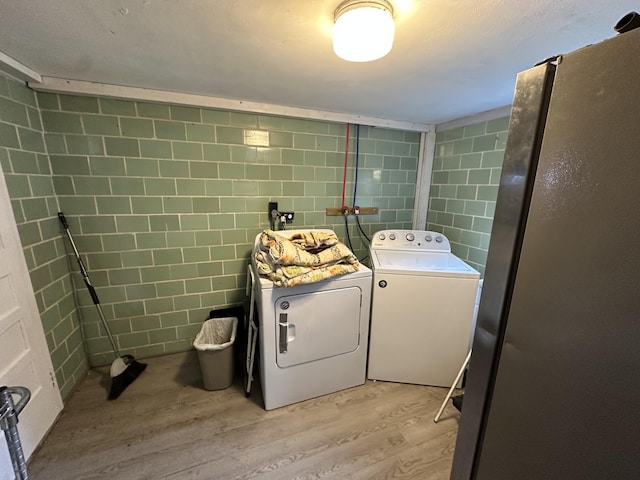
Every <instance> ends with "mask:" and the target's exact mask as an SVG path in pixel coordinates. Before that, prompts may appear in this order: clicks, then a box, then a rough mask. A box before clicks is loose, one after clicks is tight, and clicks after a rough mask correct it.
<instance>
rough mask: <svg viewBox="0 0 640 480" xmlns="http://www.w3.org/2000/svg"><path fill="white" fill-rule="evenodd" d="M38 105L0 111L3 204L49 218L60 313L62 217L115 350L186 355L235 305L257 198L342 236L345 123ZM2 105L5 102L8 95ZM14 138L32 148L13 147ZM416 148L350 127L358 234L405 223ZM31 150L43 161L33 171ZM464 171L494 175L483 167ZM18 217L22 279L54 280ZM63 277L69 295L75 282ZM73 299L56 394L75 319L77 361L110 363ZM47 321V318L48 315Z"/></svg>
mask: <svg viewBox="0 0 640 480" xmlns="http://www.w3.org/2000/svg"><path fill="white" fill-rule="evenodd" d="M32 95H33V94H32ZM36 98H37V101H38V107H39V110H36V109H35V108H34V107H31V108H32V110H35V112H36V113H37V115H35V116H34V113H33V111H32V110H28V109H27V108H26V107H25V110H24V112H25V113H24V114H23V112H22V110H21V109H18V110H17V111H16V106H15V105H14V104H13V103H10V104H8V105H7V108H6V110H7V111H6V112H4V113H2V110H3V109H2V106H0V115H2V114H4V115H6V116H12V118H13V121H14V123H7V121H5V120H4V117H0V126H2V127H3V128H5V129H6V130H7V131H8V135H7V136H5V137H3V138H7V140H6V142H8V143H9V144H8V145H3V146H0V147H5V148H6V150H11V151H20V150H22V151H21V152H20V153H19V154H18V153H16V154H14V155H11V154H10V152H9V151H6V153H5V154H4V157H3V156H2V155H3V154H2V150H0V162H1V164H2V166H3V168H5V167H8V168H9V169H12V168H13V165H12V162H13V163H16V161H17V160H16V161H14V157H15V159H19V158H20V159H22V160H21V161H20V167H19V168H20V169H22V170H23V172H22V171H21V172H20V173H17V172H9V173H10V175H7V177H8V178H7V183H8V184H11V185H12V190H13V191H14V192H15V195H14V196H12V199H13V200H14V202H13V203H14V204H15V205H16V208H17V209H18V210H20V212H19V214H20V215H18V214H16V217H19V216H20V218H25V215H26V216H33V215H35V213H34V212H37V211H39V210H41V209H43V208H47V209H48V210H50V211H48V212H47V213H46V215H43V216H42V217H41V218H42V219H41V220H37V221H39V222H44V219H48V218H52V219H53V225H54V226H55V227H56V228H50V229H49V230H48V231H49V232H51V233H49V235H52V236H53V237H56V236H57V238H58V240H59V241H58V242H57V243H56V254H57V255H58V257H57V258H59V259H61V260H63V262H62V263H61V265H62V266H63V267H65V268H63V269H59V270H61V272H62V274H63V278H67V280H68V281H67V282H66V283H65V287H66V289H65V294H66V297H65V298H67V299H70V300H71V302H70V304H71V305H72V306H73V305H74V303H73V296H72V292H73V290H72V287H71V282H70V277H69V276H68V271H67V270H66V267H67V264H68V263H67V259H66V258H65V254H66V253H67V251H68V250H66V249H65V244H64V243H63V242H62V239H61V238H60V231H59V228H57V225H56V223H55V222H56V219H55V211H56V210H57V209H58V208H61V209H66V210H68V217H69V221H70V223H71V224H72V228H74V231H75V232H77V233H76V238H77V241H78V244H79V246H80V248H81V250H82V251H83V252H86V255H88V263H89V266H90V269H91V272H90V274H91V277H92V281H93V283H94V284H95V285H96V288H97V289H98V294H99V295H100V299H101V303H102V304H103V308H104V310H105V312H106V314H107V317H108V318H109V320H110V321H113V322H114V330H116V331H117V333H116V336H117V339H118V342H119V343H120V346H121V348H122V350H123V351H124V352H125V353H131V354H133V355H135V356H136V357H139V358H144V356H149V355H160V354H165V353H170V352H176V351H182V350H186V349H189V348H191V343H192V341H193V336H194V335H195V334H196V333H197V331H198V330H199V328H200V325H201V323H202V321H204V319H205V318H206V316H207V314H208V312H209V310H212V309H215V308H222V307H225V306H231V305H237V304H240V303H243V302H244V295H245V293H244V291H245V283H246V264H247V262H248V259H249V256H250V252H251V247H252V242H253V239H254V238H255V237H256V235H257V234H258V233H259V232H260V231H261V230H263V229H265V228H268V227H269V217H268V215H267V212H266V207H267V203H268V202H269V201H277V202H279V205H280V208H281V209H283V210H291V211H294V212H295V214H296V218H295V221H294V222H293V224H292V225H290V227H292V228H295V227H298V228H302V227H305V228H318V227H328V228H333V229H334V230H335V231H336V233H337V234H338V236H339V237H340V238H341V239H342V240H346V231H345V226H344V223H343V219H342V217H327V216H326V214H325V209H326V208H328V207H339V206H341V193H342V179H343V178H342V177H343V170H344V161H345V158H344V157H345V155H344V151H345V145H346V125H344V124H338V123H330V122H323V121H315V120H304V119H295V118H285V117H278V116H267V115H256V114H248V113H242V112H228V111H221V110H214V109H203V108H195V107H182V106H175V105H163V104H155V103H146V102H129V101H123V100H114V99H106V98H95V97H77V96H73V95H56V94H49V93H46V94H45V93H42V94H40V93H39V94H37V97H36V96H35V95H34V100H35V99H36ZM7 100H8V101H10V102H16V101H17V100H16V99H15V98H12V97H11V98H10V97H9V96H7ZM40 116H42V123H41V124H38V121H39V119H40ZM20 129H23V130H28V131H29V133H30V132H32V131H34V132H35V135H31V136H30V135H29V134H28V133H24V131H23V130H20ZM248 130H251V131H255V130H260V131H264V132H266V136H267V138H268V142H267V144H265V145H260V146H256V145H251V144H245V143H244V142H245V138H246V139H249V138H252V137H251V135H247V134H246V133H245V132H246V131H248ZM355 132H356V129H355V127H353V126H352V128H351V129H350V141H349V153H348V157H347V176H346V185H345V189H346V194H345V202H346V203H347V204H349V205H351V204H352V203H353V191H354V179H355V165H356V156H355V151H356V146H355V144H356V138H355ZM493 133H494V132H489V131H486V132H483V135H488V134H493ZM498 133H499V132H498ZM38 138H40V141H38V140H37V139H38ZM21 142H24V143H25V144H28V145H29V148H28V149H25V148H22V145H21ZM419 144H420V135H419V134H417V133H415V132H402V131H396V130H389V129H384V128H372V127H366V126H362V127H361V128H360V139H359V149H358V150H359V156H358V186H357V200H356V201H357V203H358V204H359V205H360V206H376V207H378V208H380V213H379V214H377V215H372V216H366V217H362V218H361V220H360V223H361V225H362V227H363V229H364V230H365V232H366V233H367V234H368V235H372V234H373V233H375V231H377V230H380V229H385V228H410V227H411V217H412V209H413V203H414V196H415V181H416V176H417V165H418V151H419ZM472 147H473V145H472V144H471V147H470V148H469V149H468V150H469V151H468V154H469V155H471V154H473V152H472ZM32 153H34V154H36V156H35V157H34V156H33V154H32ZM41 156H42V157H44V158H46V161H44V165H46V169H48V172H46V173H45V172H44V171H42V170H43V165H42V163H41V158H40V157H41ZM34 159H35V161H34ZM49 163H50V164H51V166H50V167H49ZM474 168H475V169H477V170H486V171H488V172H489V176H490V177H491V173H492V170H493V168H495V167H492V166H488V165H475V166H474ZM476 175H480V173H478V174H476ZM9 177H11V178H9ZM35 177H38V178H40V177H43V178H48V182H47V183H45V182H42V181H36V180H35ZM32 183H33V185H32ZM485 185H487V186H488V185H489V184H485ZM47 186H48V190H47ZM33 188H37V189H39V190H40V191H45V190H46V191H47V192H48V195H49V196H51V198H52V199H53V200H54V201H53V204H51V203H47V202H45V204H43V203H42V202H38V201H35V202H29V203H27V202H25V200H27V199H28V200H32V199H34V198H33V197H39V195H35V194H34V193H33V192H32V190H33ZM38 200H39V199H38ZM52 205H53V206H52ZM459 214H460V215H465V216H464V217H461V218H460V219H459V220H458V222H463V224H464V225H467V224H468V223H469V221H471V222H472V220H470V219H471V217H472V215H471V214H468V213H465V212H464V211H461V212H459ZM24 223H25V224H26V225H25V227H28V228H23V229H22V231H21V234H22V235H23V236H24V239H23V242H24V243H26V244H28V245H29V247H28V249H32V251H30V252H29V258H30V259H31V260H30V261H31V263H32V264H33V265H32V268H33V271H34V272H35V274H32V277H33V278H35V280H34V283H36V282H37V284H38V285H39V286H40V285H42V286H48V285H50V284H53V283H56V282H55V280H56V277H55V276H52V273H51V271H49V270H50V269H48V268H47V264H46V262H49V263H51V262H52V261H55V260H54V259H55V258H56V257H53V256H51V255H49V254H48V252H47V248H48V247H47V245H48V244H47V240H48V238H42V229H40V228H31V227H32V225H29V224H30V223H31V222H24ZM452 223H453V222H452ZM349 233H350V236H351V239H352V242H353V247H354V250H355V252H356V254H357V255H358V256H359V257H360V258H364V257H366V254H367V244H366V242H365V241H363V240H362V238H361V236H360V233H359V231H358V228H357V226H356V225H355V222H352V224H351V225H349ZM41 243H42V244H43V245H42V246H40V244H41ZM476 243H479V245H480V246H479V247H477V248H481V247H482V243H481V242H476ZM33 246H38V248H35V249H34V247H33ZM42 262H45V265H40V264H39V263H42ZM69 264H71V266H72V268H75V267H74V266H73V262H69ZM74 271H76V273H75V274H76V275H77V269H76V270H74ZM64 274H66V275H67V277H64ZM58 275H60V273H58ZM75 280H76V282H79V284H80V285H81V278H75ZM58 290H59V289H58ZM58 290H55V289H54V290H51V292H50V293H49V294H47V295H44V294H43V295H41V300H40V303H41V304H42V305H43V306H46V305H48V303H47V302H51V301H52V300H51V299H53V298H55V297H56V296H57V295H58V294H59V291H58ZM78 301H79V304H80V305H81V307H80V308H79V310H76V309H75V307H72V308H70V309H68V312H67V313H66V316H65V317H64V319H63V320H64V321H67V319H68V320H69V321H75V322H76V324H75V328H69V325H66V324H65V325H61V326H59V327H58V328H56V330H55V335H54V334H53V331H52V333H51V334H49V335H48V336H47V339H48V341H49V342H50V346H51V350H52V358H54V359H55V362H56V363H59V369H58V370H56V375H57V377H58V378H59V379H61V378H64V379H65V385H73V379H74V378H78V372H81V371H82V369H83V368H84V369H85V370H86V368H87V363H86V361H85V363H84V364H82V365H81V366H77V365H75V366H74V365H72V364H70V363H69V362H74V361H76V360H77V359H78V358H79V355H78V352H82V347H81V346H80V347H78V346H71V347H70V346H68V345H66V344H65V343H62V344H59V341H60V340H61V337H62V336H64V335H68V338H76V337H78V335H79V332H80V329H79V322H80V319H82V321H83V325H84V327H86V328H84V331H85V334H86V336H87V340H86V345H87V353H86V355H87V356H88V362H89V364H90V365H91V366H96V365H103V364H108V363H110V362H111V360H112V355H111V354H110V352H109V349H110V347H109V343H108V341H106V338H105V337H104V334H103V333H102V332H101V330H100V328H99V323H98V321H99V319H98V318H97V317H96V314H95V311H94V310H95V309H92V308H91V306H92V303H91V299H90V297H89V296H88V295H87V294H86V292H82V293H79V295H78ZM47 318H48V319H51V318H54V320H53V321H51V322H49V321H48V323H52V324H56V320H57V319H56V318H55V315H52V314H49V315H48V317H47ZM58 323H59V321H58ZM66 342H69V340H68V339H67V340H66ZM72 347H75V348H72ZM69 372H73V373H69ZM65 375H67V376H69V375H70V377H69V378H66V377H65ZM69 382H71V383H69ZM65 388H66V389H67V390H66V391H69V387H65Z"/></svg>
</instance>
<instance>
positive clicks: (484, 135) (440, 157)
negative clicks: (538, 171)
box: [427, 116, 509, 276]
mask: <svg viewBox="0 0 640 480" xmlns="http://www.w3.org/2000/svg"><path fill="white" fill-rule="evenodd" d="M508 128H509V117H508V116H507V117H502V118H497V119H494V120H489V121H485V122H478V123H475V124H471V125H467V126H464V127H459V128H455V129H451V130H447V131H444V132H438V134H437V136H436V146H435V158H434V162H433V174H432V183H431V191H430V199H429V211H428V214H427V228H428V229H430V230H435V231H439V232H442V233H444V234H445V235H447V237H448V238H449V240H450V241H451V248H452V250H453V252H454V253H455V254H456V255H458V256H459V257H461V258H463V259H464V260H465V261H467V262H468V263H469V264H470V265H471V266H473V267H474V268H476V269H477V270H478V271H480V273H481V274H482V275H483V276H484V270H485V265H486V259H487V249H488V246H489V238H490V236H491V226H492V224H493V214H494V211H495V201H496V197H497V195H498V185H499V183H500V172H501V170H502V159H503V157H504V147H505V142H506V137H507V131H508Z"/></svg>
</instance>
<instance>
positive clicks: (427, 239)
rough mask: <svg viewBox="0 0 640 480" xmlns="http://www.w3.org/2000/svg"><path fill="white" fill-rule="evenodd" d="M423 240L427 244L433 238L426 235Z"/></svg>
mask: <svg viewBox="0 0 640 480" xmlns="http://www.w3.org/2000/svg"><path fill="white" fill-rule="evenodd" d="M424 239H425V240H426V241H427V242H430V241H431V240H433V238H432V237H431V235H427V236H426V237H424Z"/></svg>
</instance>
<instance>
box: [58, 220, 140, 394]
mask: <svg viewBox="0 0 640 480" xmlns="http://www.w3.org/2000/svg"><path fill="white" fill-rule="evenodd" d="M58 218H59V219H60V223H62V227H63V228H64V231H65V233H66V234H67V238H68V239H69V242H70V243H71V247H73V253H74V254H75V256H76V260H77V261H78V265H79V266H80V272H81V273H82V278H83V279H84V284H85V285H86V286H87V288H88V289H89V293H90V294H91V299H92V300H93V304H94V305H95V306H96V308H97V309H98V314H99V315H100V320H102V325H103V326H104V329H105V331H106V332H107V337H109V341H110V342H111V348H112V349H113V353H114V355H115V356H116V359H115V360H114V361H113V363H112V364H111V370H110V372H109V373H110V375H111V391H110V392H109V396H108V397H107V398H108V399H109V400H115V399H116V398H118V397H119V396H120V394H121V393H122V392H123V391H124V389H125V388H127V387H128V386H129V385H131V383H132V382H133V381H134V380H135V379H136V378H138V376H139V375H140V374H141V373H142V372H143V371H144V369H145V368H147V364H146V363H140V362H136V360H135V359H134V358H133V356H132V355H120V353H119V352H118V347H117V346H116V342H115V339H114V338H113V335H112V334H111V329H110V328H109V324H108V323H107V319H106V318H105V316H104V313H103V311H102V307H101V306H100V300H98V294H97V293H96V289H95V288H93V285H91V281H90V280H89V275H88V274H87V269H86V268H85V267H84V263H83V262H82V258H80V253H78V249H77V248H76V244H75V242H74V241H73V237H72V236H71V231H70V230H69V225H68V224H67V220H66V219H65V218H64V214H63V213H62V212H58Z"/></svg>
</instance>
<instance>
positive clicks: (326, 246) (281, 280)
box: [254, 230, 359, 287]
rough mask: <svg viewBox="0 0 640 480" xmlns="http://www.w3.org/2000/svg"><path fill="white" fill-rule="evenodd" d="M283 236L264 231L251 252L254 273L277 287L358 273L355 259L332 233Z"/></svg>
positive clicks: (309, 232)
mask: <svg viewBox="0 0 640 480" xmlns="http://www.w3.org/2000/svg"><path fill="white" fill-rule="evenodd" d="M286 235H287V233H286V232H282V233H276V232H274V231H272V230H264V231H263V232H262V233H261V234H260V240H259V242H258V243H257V245H256V248H255V250H254V257H255V261H256V266H257V267H258V272H259V273H260V274H261V275H264V276H266V277H267V278H269V280H271V281H272V282H273V283H274V284H275V285H277V286H279V287H292V286H295V285H300V284H305V283H314V282H319V281H320V280H325V279H327V278H331V277H335V276H337V275H344V274H347V273H352V272H355V271H357V270H358V267H359V263H358V259H357V258H356V256H355V255H354V254H353V253H352V252H351V250H349V249H348V248H347V246H346V245H345V244H343V243H342V242H340V241H339V240H338V237H337V236H336V234H335V233H330V232H323V231H318V230H311V231H308V232H303V233H295V234H291V235H289V236H286Z"/></svg>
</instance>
